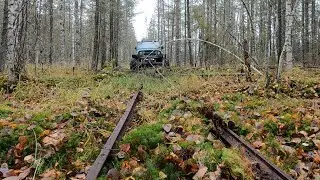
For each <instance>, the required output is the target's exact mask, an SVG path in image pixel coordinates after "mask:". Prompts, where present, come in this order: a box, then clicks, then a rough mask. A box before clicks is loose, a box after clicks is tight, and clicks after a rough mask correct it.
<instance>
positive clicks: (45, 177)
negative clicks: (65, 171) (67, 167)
mask: <svg viewBox="0 0 320 180" xmlns="http://www.w3.org/2000/svg"><path fill="white" fill-rule="evenodd" d="M60 176H61V172H60V171H57V170H55V169H48V170H46V172H44V173H43V174H41V175H40V177H41V180H52V179H59V177H60Z"/></svg>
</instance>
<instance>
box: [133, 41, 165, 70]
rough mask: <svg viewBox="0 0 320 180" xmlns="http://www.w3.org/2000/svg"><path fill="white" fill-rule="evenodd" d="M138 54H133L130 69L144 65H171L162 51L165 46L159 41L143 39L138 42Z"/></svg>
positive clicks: (137, 68)
mask: <svg viewBox="0 0 320 180" xmlns="http://www.w3.org/2000/svg"><path fill="white" fill-rule="evenodd" d="M135 49H136V54H133V55H132V59H131V62H130V69H131V70H133V71H136V70H139V69H140V68H143V67H156V66H157V67H159V66H162V67H169V61H168V60H166V55H165V54H164V53H163V52H162V50H163V46H162V45H161V44H160V42H159V41H154V40H143V41H141V42H138V43H137V46H136V48H135Z"/></svg>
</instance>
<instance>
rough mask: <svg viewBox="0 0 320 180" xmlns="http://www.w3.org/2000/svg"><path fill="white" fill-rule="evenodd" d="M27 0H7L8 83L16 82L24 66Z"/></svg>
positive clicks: (10, 84) (13, 83)
mask: <svg viewBox="0 0 320 180" xmlns="http://www.w3.org/2000/svg"><path fill="white" fill-rule="evenodd" d="M27 7H28V0H9V1H8V10H9V12H8V32H7V33H8V34H7V35H8V54H7V56H8V69H9V73H8V85H9V87H11V86H13V85H15V84H17V81H18V80H19V77H20V75H21V73H22V72H23V71H24V68H25V59H24V58H25V55H26V54H25V47H24V45H25V40H26V29H27V19H26V18H27Z"/></svg>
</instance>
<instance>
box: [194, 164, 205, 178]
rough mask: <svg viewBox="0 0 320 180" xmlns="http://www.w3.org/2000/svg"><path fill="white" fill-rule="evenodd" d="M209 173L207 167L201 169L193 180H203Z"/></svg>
mask: <svg viewBox="0 0 320 180" xmlns="http://www.w3.org/2000/svg"><path fill="white" fill-rule="evenodd" d="M207 171H208V168H207V167H205V166H203V167H201V168H200V169H199V170H198V172H197V173H196V174H195V175H194V176H193V178H192V179H194V180H198V179H202V178H203V176H204V175H205V174H206V173H207Z"/></svg>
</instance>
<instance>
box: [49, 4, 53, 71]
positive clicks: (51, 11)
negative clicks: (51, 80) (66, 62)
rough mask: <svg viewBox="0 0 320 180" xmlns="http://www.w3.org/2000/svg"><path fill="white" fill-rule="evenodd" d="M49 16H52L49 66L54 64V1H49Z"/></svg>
mask: <svg viewBox="0 0 320 180" xmlns="http://www.w3.org/2000/svg"><path fill="white" fill-rule="evenodd" d="M49 15H50V32H49V36H50V38H49V39H50V40H49V41H50V49H49V64H50V65H52V63H53V57H52V56H53V0H49Z"/></svg>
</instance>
